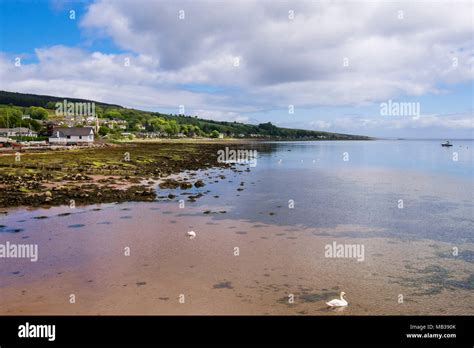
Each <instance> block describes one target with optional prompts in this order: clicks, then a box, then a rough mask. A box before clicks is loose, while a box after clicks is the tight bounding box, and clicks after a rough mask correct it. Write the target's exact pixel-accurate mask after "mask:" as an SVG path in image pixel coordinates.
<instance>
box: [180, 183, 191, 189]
mask: <svg viewBox="0 0 474 348" xmlns="http://www.w3.org/2000/svg"><path fill="white" fill-rule="evenodd" d="M179 187H180V188H181V189H182V190H187V189H190V188H191V187H193V185H192V184H191V183H190V182H187V181H184V182H182V183H180V184H179Z"/></svg>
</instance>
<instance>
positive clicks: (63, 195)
mask: <svg viewBox="0 0 474 348" xmlns="http://www.w3.org/2000/svg"><path fill="white" fill-rule="evenodd" d="M224 144H225V145H226V146H230V147H232V148H236V149H237V148H239V147H242V146H245V145H250V146H254V145H255V144H254V143H250V142H237V143H235V142H232V143H229V142H205V143H200V142H199V143H180V142H163V143H127V144H122V145H113V146H107V147H94V148H81V149H73V150H66V151H54V152H53V151H51V152H49V151H46V152H37V151H31V152H25V153H22V154H21V156H20V161H19V162H16V161H15V154H14V153H12V154H10V155H3V156H0V168H1V169H0V208H10V207H18V206H23V207H41V206H57V205H64V204H71V200H73V204H81V205H87V204H95V203H112V202H132V201H154V200H155V199H157V198H158V199H166V197H160V196H159V195H157V194H156V192H155V190H154V186H156V185H157V184H163V181H164V182H165V183H168V184H169V185H170V186H169V187H172V186H175V187H180V188H181V189H189V188H191V187H193V186H204V185H205V184H206V183H204V182H202V181H199V180H194V178H193V175H190V178H189V180H180V181H178V182H176V181H173V179H172V175H176V174H182V173H184V172H187V171H199V170H204V169H209V168H229V169H231V170H236V169H235V167H236V166H235V165H231V164H229V163H222V162H219V161H218V150H220V149H222V145H224ZM164 188H167V187H164ZM195 198H199V197H194V199H195Z"/></svg>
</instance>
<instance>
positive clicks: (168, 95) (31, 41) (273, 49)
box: [0, 0, 474, 138]
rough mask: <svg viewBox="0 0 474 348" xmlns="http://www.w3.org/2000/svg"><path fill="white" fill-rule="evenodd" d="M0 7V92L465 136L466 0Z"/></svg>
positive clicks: (381, 132) (385, 133)
mask: <svg viewBox="0 0 474 348" xmlns="http://www.w3.org/2000/svg"><path fill="white" fill-rule="evenodd" d="M0 3H1V11H0V30H1V35H0V73H1V74H2V75H3V76H2V79H1V85H0V88H1V89H4V90H9V91H17V92H25V93H38V94H51V95H59V96H66V97H67V96H69V97H82V98H91V99H94V100H98V101H104V102H110V103H117V104H120V105H123V106H126V107H134V108H139V109H144V110H157V111H162V112H170V113H178V110H179V107H180V106H181V105H184V107H185V113H186V114H193V115H198V116H200V117H203V118H212V119H218V120H228V121H234V120H236V121H241V122H250V123H260V122H268V121H270V122H272V123H274V124H277V125H280V126H285V127H291V128H305V129H319V130H325V131H334V132H347V133H357V134H367V135H372V136H380V137H419V138H436V137H440V138H446V137H451V138H473V131H474V128H473V122H472V118H473V112H472V109H473V99H474V98H473V75H474V73H473V68H472V66H473V62H474V58H473V56H474V53H473V47H474V45H473V41H472V23H471V21H470V15H469V13H470V11H472V6H473V5H472V2H470V1H466V2H465V3H463V2H460V3H459V4H460V5H459V6H456V7H454V6H450V5H449V3H443V2H440V1H437V2H433V3H432V4H431V5H432V6H430V7H429V10H428V9H427V7H426V6H424V5H419V4H418V5H416V4H412V3H406V2H398V3H397V2H390V3H387V4H385V5H374V3H373V2H363V1H359V2H350V3H349V2H340V3H326V2H307V1H296V2H284V1H282V2H278V3H272V2H268V1H241V2H233V3H232V4H229V3H226V4H224V3H223V2H219V1H205V0H202V1H194V2H192V1H186V0H179V1H166V0H165V1H150V0H145V1H141V0H138V1H120V0H119V1H100V0H99V1H80V2H74V1H66V2H61V1H5V0H2V1H1V2H0ZM71 10H73V11H75V19H70V11H71ZM289 10H292V11H293V12H294V13H295V17H294V18H293V19H289V17H288V13H289V12H288V11H289ZM180 11H184V13H185V18H180V17H179V15H180ZM400 11H402V14H400ZM18 57H19V58H21V66H20V67H17V66H15V65H14V62H15V59H16V58H18ZM236 59H237V62H238V63H237V64H236ZM125 61H128V62H129V64H128V65H126V64H124V62H125ZM344 62H346V64H345V63H344ZM389 100H390V101H391V102H393V103H418V104H419V109H420V115H411V114H408V115H390V116H383V115H381V111H380V110H381V104H382V103H387V102H388V101H389ZM290 107H292V108H293V109H294V113H289V111H288V110H289V108H290Z"/></svg>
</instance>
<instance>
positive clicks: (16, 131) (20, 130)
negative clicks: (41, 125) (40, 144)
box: [0, 127, 38, 138]
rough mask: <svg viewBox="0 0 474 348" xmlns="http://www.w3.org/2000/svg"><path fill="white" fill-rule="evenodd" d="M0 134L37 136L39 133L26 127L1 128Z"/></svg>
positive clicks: (5, 135) (7, 135) (6, 135)
mask: <svg viewBox="0 0 474 348" xmlns="http://www.w3.org/2000/svg"><path fill="white" fill-rule="evenodd" d="M0 136H3V137H35V138H36V137H37V136H38V133H36V132H33V131H32V130H31V129H29V128H26V127H16V128H0Z"/></svg>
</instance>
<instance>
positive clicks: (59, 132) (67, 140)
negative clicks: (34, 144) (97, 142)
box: [49, 127, 94, 145]
mask: <svg viewBox="0 0 474 348" xmlns="http://www.w3.org/2000/svg"><path fill="white" fill-rule="evenodd" d="M93 142H94V129H93V128H92V127H71V128H54V129H53V134H52V135H51V136H50V137H49V143H50V144H58V145H66V144H92V143H93Z"/></svg>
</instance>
